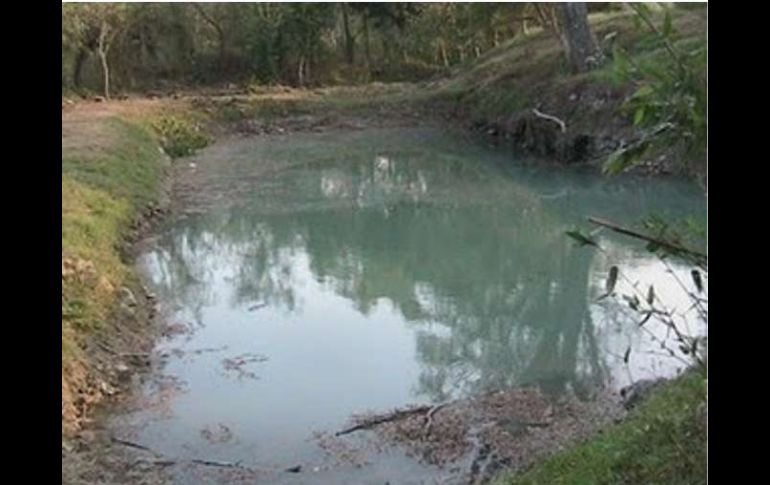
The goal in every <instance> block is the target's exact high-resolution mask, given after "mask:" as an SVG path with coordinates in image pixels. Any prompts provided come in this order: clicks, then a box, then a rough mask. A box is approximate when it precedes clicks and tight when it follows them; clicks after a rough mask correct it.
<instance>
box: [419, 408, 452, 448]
mask: <svg viewBox="0 0 770 485" xmlns="http://www.w3.org/2000/svg"><path fill="white" fill-rule="evenodd" d="M447 404H449V403H441V404H436V405H435V406H433V407H432V408H430V411H428V413H427V414H426V415H425V428H424V429H423V431H422V437H423V439H425V438H427V437H428V435H429V434H430V427H431V426H432V425H433V414H434V413H435V412H436V411H438V410H439V409H441V408H443V407H444V406H446V405H447Z"/></svg>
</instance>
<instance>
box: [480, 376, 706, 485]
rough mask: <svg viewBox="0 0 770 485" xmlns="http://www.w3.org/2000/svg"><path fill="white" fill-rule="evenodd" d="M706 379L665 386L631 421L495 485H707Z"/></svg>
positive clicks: (685, 379)
mask: <svg viewBox="0 0 770 485" xmlns="http://www.w3.org/2000/svg"><path fill="white" fill-rule="evenodd" d="M706 383H707V379H706V378H705V377H704V375H703V374H702V373H701V372H699V371H693V372H690V373H687V374H685V375H683V376H681V377H679V378H677V379H675V380H673V381H670V382H668V383H666V384H665V385H664V386H663V387H662V388H661V389H659V390H657V391H656V392H655V393H654V394H653V395H652V396H651V397H650V398H649V400H647V401H645V402H643V403H642V404H641V405H640V406H639V407H638V408H637V409H636V410H635V411H634V412H633V413H632V414H631V415H630V416H629V418H628V419H626V420H625V421H623V422H622V423H620V424H617V425H614V426H612V427H610V428H608V429H606V430H604V432H603V433H601V434H599V435H597V436H596V437H594V438H592V439H590V440H588V441H586V442H584V443H582V444H579V445H577V446H575V447H574V448H571V449H569V450H567V451H565V452H562V453H560V454H557V455H555V456H553V457H551V458H550V459H547V460H545V461H544V462H542V463H540V464H539V465H536V466H535V467H534V468H532V469H530V470H529V471H527V472H526V473H524V474H522V475H519V476H512V475H510V474H505V475H503V476H500V477H498V479H497V480H496V481H495V482H494V483H495V484H496V485H529V484H533V485H534V484H552V485H559V484H571V485H573V484H574V485H579V484H586V485H588V484H591V485H593V484H620V483H624V484H683V485H684V484H705V483H706V458H707V455H706V453H707V446H706V430H705V429H704V427H703V422H702V420H701V418H700V417H699V411H698V408H699V406H700V404H701V403H703V402H704V400H705V399H706Z"/></svg>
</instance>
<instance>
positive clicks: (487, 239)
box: [116, 128, 705, 483]
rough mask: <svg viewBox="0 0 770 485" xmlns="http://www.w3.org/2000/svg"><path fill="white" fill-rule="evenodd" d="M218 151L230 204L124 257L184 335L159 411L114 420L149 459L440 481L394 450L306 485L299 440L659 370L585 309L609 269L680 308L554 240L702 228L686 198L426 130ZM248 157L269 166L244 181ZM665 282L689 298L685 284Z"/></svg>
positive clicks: (605, 242)
mask: <svg viewBox="0 0 770 485" xmlns="http://www.w3.org/2000/svg"><path fill="white" fill-rule="evenodd" d="M228 150H229V151H227V152H225V153H227V154H229V155H227V156H226V158H227V160H223V161H222V162H223V163H222V164H221V169H219V171H217V172H216V174H215V178H216V184H214V186H215V187H234V186H238V187H239V192H238V199H239V200H238V203H237V204H224V205H221V206H217V205H216V204H215V205H213V206H212V207H211V208H210V210H206V211H202V213H200V214H195V215H190V216H188V217H184V218H178V219H176V220H173V221H171V222H170V224H169V225H168V227H166V228H165V229H164V230H163V231H162V232H161V233H160V235H159V236H158V238H157V241H156V242H155V244H154V245H153V247H152V248H151V249H149V250H148V251H147V252H146V253H145V254H143V255H142V257H141V258H140V261H139V265H140V267H141V268H142V270H143V271H144V273H145V274H146V275H147V279H148V281H149V282H150V283H151V285H152V286H153V288H154V289H155V291H157V292H158V294H159V297H160V300H161V301H163V302H164V304H165V305H167V306H168V307H169V308H171V315H170V321H171V322H174V323H178V324H179V325H180V326H182V327H184V328H186V329H188V330H190V331H186V332H183V333H181V334H179V335H176V336H172V337H170V338H168V339H165V340H163V341H162V342H161V343H160V344H159V349H158V350H159V352H160V353H165V354H167V355H168V358H167V359H166V361H167V363H166V364H165V366H163V368H162V369H161V370H159V371H158V373H159V375H162V376H167V378H173V379H174V382H175V383H177V384H178V385H175V386H169V388H172V389H173V390H174V392H170V391H168V389H166V388H164V387H163V386H161V388H160V391H159V386H158V382H157V380H155V381H154V382H153V381H151V382H149V383H146V384H145V385H144V391H143V392H144V393H145V394H146V395H147V396H148V399H149V400H153V399H154V398H153V396H156V397H157V396H158V395H160V396H161V397H162V399H160V400H158V399H154V401H153V402H156V404H157V403H160V404H161V405H160V406H152V407H147V408H144V409H142V410H139V411H137V412H134V413H131V414H128V415H125V416H122V417H120V418H118V419H117V420H116V422H118V423H119V425H117V427H118V428H121V427H123V428H124V429H131V430H132V431H133V433H134V434H133V436H134V437H135V439H136V440H137V441H139V442H141V443H144V444H147V445H149V446H152V447H153V449H156V450H158V451H159V452H162V453H164V454H168V455H169V456H178V457H188V458H192V457H194V458H203V457H205V458H207V459H218V460H227V461H231V462H232V461H242V462H243V463H244V464H247V465H249V466H254V467H264V468H268V469H276V470H281V469H283V468H286V467H290V466H293V465H296V464H300V463H301V464H303V466H304V468H303V470H304V471H303V473H302V474H298V475H292V474H283V475H280V476H278V477H279V478H280V479H281V480H294V481H298V482H302V483H304V482H307V481H313V480H315V481H318V482H325V483H348V482H349V483H384V482H385V481H387V480H389V481H390V483H412V482H414V483H421V481H422V480H428V479H433V478H435V477H436V476H438V475H440V473H438V472H437V471H436V470H434V469H431V468H430V467H425V466H421V465H419V464H417V463H416V462H414V461H412V460H409V459H407V458H406V457H404V456H402V455H400V454H399V453H398V452H397V451H391V452H388V453H386V454H384V455H382V456H380V457H379V458H378V459H376V460H369V461H370V462H371V463H370V464H368V465H364V466H362V467H355V466H342V467H331V468H330V469H328V470H327V469H326V468H325V466H326V465H324V464H325V463H327V462H328V459H327V455H326V454H325V453H324V452H323V450H322V449H321V448H319V447H318V446H317V443H316V442H315V441H314V440H313V439H312V436H313V432H314V431H332V432H333V431H336V430H339V429H341V428H342V427H344V425H345V424H346V422H347V420H348V418H349V417H350V415H351V414H354V413H359V412H362V411H366V410H378V411H383V410H387V409H389V408H393V407H397V406H403V405H406V404H410V403H427V402H441V401H444V400H447V399H452V398H457V397H463V396H467V395H472V394H474V393H479V392H482V391H485V390H488V389H492V388H497V387H503V386H518V385H539V386H541V387H542V388H543V389H545V390H546V391H547V392H549V393H553V395H555V396H558V395H559V394H560V393H564V392H572V393H575V394H577V395H578V396H581V397H583V398H586V399H589V398H591V396H592V395H593V394H595V393H596V392H598V391H599V390H601V389H605V388H611V389H617V388H618V387H619V386H622V385H625V384H627V383H628V382H630V380H632V379H639V378H644V377H648V376H653V375H660V374H672V373H675V372H676V371H677V369H678V368H679V367H681V364H680V363H679V362H678V361H676V360H672V359H667V358H664V357H662V356H661V353H662V349H660V348H659V345H658V344H656V343H655V342H653V341H651V340H650V337H649V335H647V334H645V333H643V332H640V331H639V330H638V329H637V326H636V324H635V323H634V320H633V319H632V317H631V315H630V314H629V312H628V311H627V307H624V306H623V305H620V304H618V303H617V302H616V301H615V300H613V299H612V298H608V299H604V300H601V301H598V302H597V301H596V300H597V298H598V297H599V296H600V295H601V294H602V293H603V292H604V286H605V280H606V277H607V272H608V270H609V268H610V266H612V265H619V266H620V267H621V269H622V271H623V272H624V274H626V275H627V276H628V277H629V279H630V280H631V281H639V282H640V288H642V289H643V290H644V291H646V289H647V285H648V284H650V283H652V284H654V285H655V287H656V291H657V293H658V294H659V295H661V296H662V298H664V299H666V302H667V303H669V304H670V305H671V306H677V307H679V308H681V309H684V307H685V306H686V305H687V300H686V298H685V297H684V295H683V293H682V290H681V288H679V286H678V284H677V283H676V281H675V280H674V279H673V278H671V276H670V275H668V274H667V273H666V267H665V266H664V265H663V264H662V263H661V262H660V261H658V260H657V259H656V258H654V257H653V256H652V255H650V254H649V253H648V252H647V251H646V250H645V249H644V247H643V246H642V245H641V244H639V243H638V242H637V241H634V240H630V239H628V238H625V237H623V236H618V235H614V234H611V233H605V232H602V233H600V234H599V235H598V236H597V239H598V240H599V242H600V245H601V246H602V248H603V249H604V252H600V251H597V250H596V249H594V248H590V247H576V246H575V244H574V242H573V241H571V240H570V239H569V238H567V237H565V235H564V232H565V231H567V230H570V229H573V228H575V227H588V224H587V223H586V222H585V219H586V216H589V215H594V216H599V217H604V218H607V219H611V220H614V221H617V222H620V223H623V224H628V225H633V224H635V223H637V222H638V221H639V220H640V219H641V218H643V217H645V216H648V215H650V214H658V215H665V216H669V217H683V216H688V215H696V216H698V217H700V218H705V200H704V198H703V197H702V195H701V194H700V192H699V190H698V189H697V188H696V187H694V186H692V185H690V184H687V183H683V182H678V181H673V180H660V179H657V180H649V179H644V178H629V177H626V178H619V179H614V180H611V181H608V180H605V179H602V178H600V177H598V176H596V175H595V174H592V173H590V172H587V171H584V170H580V169H560V168H554V167H548V168H544V167H535V166H530V165H527V164H523V163H520V162H518V161H516V160H514V159H512V157H511V155H510V154H508V153H507V152H505V151H502V150H493V149H490V148H487V147H484V146H482V145H478V144H475V143H472V142H469V140H467V139H464V138H463V137H462V136H461V135H459V134H457V133H454V132H446V131H442V130H439V129H432V128H425V129H419V130H415V129H411V130H406V129H378V130H364V131H358V132H352V133H326V134H304V135H302V134H292V135H290V136H276V137H260V138H254V139H250V140H249V139H247V140H241V141H238V142H236V143H234V145H233V146H232V147H230V148H229V149H228ZM211 153H213V152H206V151H204V152H203V153H202V155H201V157H202V158H205V157H207V156H213V155H211ZM217 153H218V155H217V156H219V157H221V156H222V155H221V152H217ZM267 161H269V162H270V163H273V164H276V163H277V165H278V166H279V167H281V168H280V169H278V170H272V171H271V172H270V173H268V174H266V175H262V176H260V177H259V178H258V179H257V180H255V179H250V178H249V177H248V174H249V173H250V171H251V170H253V169H254V167H258V166H260V164H264V163H266V162H267ZM284 162H285V163H284ZM202 190H203V189H202ZM208 190H217V189H216V188H214V189H211V188H209V189H208ZM214 199H217V197H214ZM671 268H672V269H673V270H674V271H676V272H677V274H678V275H679V276H680V277H681V278H682V279H683V280H684V281H686V282H687V283H688V284H689V276H688V274H689V267H685V266H679V265H677V264H674V263H673V262H672V263H671ZM623 285H626V286H625V287H624V286H623ZM621 290H622V291H630V289H629V287H628V286H627V284H626V283H625V282H624V281H622V282H621V283H620V284H619V291H621ZM634 318H636V317H635V316H634ZM180 328H181V327H180ZM650 331H651V332H653V333H655V334H656V335H658V336H659V337H661V336H663V335H664V333H665V332H664V329H662V328H656V327H655V326H654V325H651V326H650ZM629 346H631V347H632V349H633V353H632V354H631V356H630V359H629V362H628V365H626V364H625V363H624V361H623V360H624V359H623V357H624V353H625V351H626V349H627V348H628V347H629ZM227 359H231V360H227ZM239 364H242V365H239ZM315 467H317V468H318V469H319V471H317V472H313V471H312V470H313V468H315ZM289 475H291V476H289ZM314 477H315V478H314ZM407 477H408V478H407ZM184 480H191V479H190V477H189V476H188V477H187V478H185V479H183V481H184ZM272 480H277V478H275V477H274V478H273V479H272Z"/></svg>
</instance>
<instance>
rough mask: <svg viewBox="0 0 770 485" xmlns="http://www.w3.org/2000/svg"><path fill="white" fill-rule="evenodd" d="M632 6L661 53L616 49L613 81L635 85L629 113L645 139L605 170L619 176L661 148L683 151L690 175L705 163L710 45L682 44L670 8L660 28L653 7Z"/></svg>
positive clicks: (626, 148) (612, 158) (617, 156)
mask: <svg viewBox="0 0 770 485" xmlns="http://www.w3.org/2000/svg"><path fill="white" fill-rule="evenodd" d="M631 5H632V8H633V9H634V10H635V11H636V17H635V19H637V21H638V22H639V23H640V24H643V25H644V28H647V29H649V30H650V31H651V32H652V35H651V36H650V37H649V38H648V39H649V40H651V41H653V42H655V43H656V44H655V46H656V47H657V50H656V51H655V55H652V56H647V57H643V58H640V59H638V60H634V59H632V57H631V56H630V55H629V54H628V53H627V52H626V51H624V50H623V49H622V48H620V47H617V46H616V48H615V51H614V54H613V66H612V69H611V78H612V79H613V81H615V82H616V83H618V84H621V83H623V84H625V83H629V82H631V83H633V84H634V85H635V87H636V89H635V91H634V92H633V94H632V95H631V96H630V97H629V98H628V99H627V100H626V102H625V104H624V111H625V112H626V113H627V114H628V115H629V116H630V117H631V118H632V119H633V122H634V125H635V126H637V127H638V128H639V129H640V130H641V131H642V136H641V138H640V139H639V140H637V141H635V142H634V143H631V144H629V145H627V146H624V147H621V148H620V149H618V150H617V151H615V152H614V153H613V154H611V155H610V157H609V158H608V160H607V162H606V163H605V172H606V173H608V174H616V173H619V172H621V171H623V170H625V169H626V168H629V167H631V166H634V165H636V164H637V163H639V162H640V161H641V160H642V157H643V156H644V155H645V153H647V151H648V149H649V148H651V147H660V146H677V147H680V148H681V157H682V158H681V163H680V167H681V168H682V169H683V170H686V171H689V170H690V169H692V168H693V167H694V165H693V164H696V165H703V164H705V159H706V132H707V124H706V103H707V85H706V61H707V49H706V45H705V42H704V41H700V40H699V41H698V42H695V43H689V44H684V43H678V44H677V42H676V41H677V35H678V34H677V32H676V30H675V29H674V27H673V22H672V20H671V11H670V10H665V13H664V15H663V20H662V22H661V25H660V26H656V24H655V22H654V20H653V14H652V13H651V12H650V10H649V8H647V7H646V6H645V5H644V4H631ZM704 40H705V39H704Z"/></svg>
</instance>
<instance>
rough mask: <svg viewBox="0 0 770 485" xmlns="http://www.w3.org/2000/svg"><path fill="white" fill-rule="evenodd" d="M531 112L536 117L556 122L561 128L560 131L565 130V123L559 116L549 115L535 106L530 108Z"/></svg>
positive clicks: (564, 131)
mask: <svg viewBox="0 0 770 485" xmlns="http://www.w3.org/2000/svg"><path fill="white" fill-rule="evenodd" d="M532 112H533V113H534V114H535V116H537V117H538V118H543V119H545V120H549V121H553V122H554V123H557V124H558V125H559V127H560V128H561V132H562V133H566V132H567V125H566V124H565V123H564V121H562V120H560V119H559V118H557V117H555V116H551V115H547V114H545V113H543V112H541V111H538V110H537V108H532Z"/></svg>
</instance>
